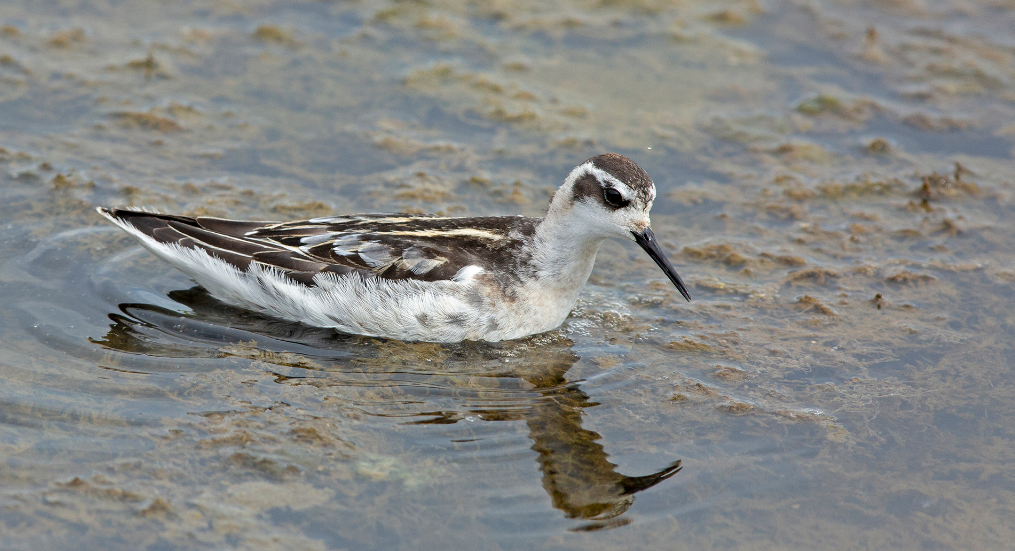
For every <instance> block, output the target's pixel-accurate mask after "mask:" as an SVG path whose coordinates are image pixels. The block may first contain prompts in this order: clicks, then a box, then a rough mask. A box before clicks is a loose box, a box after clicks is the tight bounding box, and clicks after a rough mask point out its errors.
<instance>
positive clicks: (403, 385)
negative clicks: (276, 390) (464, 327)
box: [91, 287, 681, 531]
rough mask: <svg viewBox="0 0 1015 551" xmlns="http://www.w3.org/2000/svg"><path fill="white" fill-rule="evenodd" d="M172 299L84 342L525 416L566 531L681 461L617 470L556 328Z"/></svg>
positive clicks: (613, 512) (420, 410) (441, 416)
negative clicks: (375, 324) (344, 328)
mask: <svg viewBox="0 0 1015 551" xmlns="http://www.w3.org/2000/svg"><path fill="white" fill-rule="evenodd" d="M168 298H169V299H171V300H172V301H173V302H175V303H176V304H178V305H180V308H178V309H171V308H169V307H167V306H166V305H154V304H145V303H121V304H119V312H116V313H111V314H109V318H110V320H111V321H112V324H111V325H110V327H109V330H108V331H107V333H106V334H105V335H104V337H102V338H98V339H91V341H92V342H93V343H95V344H98V345H101V346H103V347H104V348H106V349H109V350H113V351H119V352H124V353H128V354H131V355H134V356H135V357H139V356H140V357H144V358H145V359H148V358H151V357H158V358H167V359H169V358H221V357H223V356H232V357H238V358H247V359H250V360H253V361H256V362H259V364H258V365H259V367H260V368H262V369H264V370H265V371H267V372H270V373H271V374H272V375H273V376H274V377H275V381H276V382H277V383H282V384H289V385H294V384H296V385H300V384H305V385H312V386H315V387H318V388H326V387H329V386H343V385H355V386H357V387H363V386H371V385H373V386H376V387H377V388H381V387H385V388H389V387H391V386H393V385H397V386H398V387H399V388H400V389H403V390H404V392H406V393H407V396H403V397H401V400H399V402H400V403H402V404H404V403H407V402H411V403H413V404H416V405H417V406H416V408H415V409H411V410H409V411H406V410H405V409H404V408H402V409H400V408H398V407H394V406H392V407H390V408H388V409H384V408H382V409H381V410H380V411H374V412H372V413H373V414H374V415H378V416H381V417H392V418H397V419H406V418H408V420H405V421H402V422H401V423H400V424H402V425H435V424H448V425H449V424H455V423H459V422H460V421H463V420H465V419H467V418H468V419H469V420H475V419H481V420H484V421H516V422H517V421H524V423H525V424H526V426H527V428H528V438H529V439H530V440H531V442H532V445H531V449H532V450H533V451H535V452H536V453H537V454H538V457H537V458H536V461H537V463H538V464H539V470H540V472H541V473H542V486H543V488H544V490H545V491H546V493H547V494H548V495H549V497H550V500H551V503H552V505H553V507H555V508H556V509H558V510H560V511H562V512H563V513H564V514H565V516H566V517H568V518H571V519H576V520H580V521H584V522H583V523H582V524H579V525H577V526H574V527H572V528H571V530H572V531H593V530H601V529H607V528H613V527H617V526H623V525H626V524H629V523H630V522H631V520H630V518H624V517H623V515H624V513H625V512H627V511H628V510H629V509H630V508H631V506H632V505H633V504H634V500H635V494H637V493H638V492H641V491H643V490H647V489H649V488H652V487H653V486H656V485H657V484H659V483H661V482H663V481H664V480H666V479H668V478H670V477H672V476H673V475H675V474H676V473H678V472H680V470H681V461H679V460H677V461H674V462H672V463H671V464H669V465H667V466H666V467H664V468H662V469H660V470H658V471H657V472H654V473H651V474H648V475H643V476H628V475H625V474H623V473H620V472H618V470H617V469H618V467H617V465H616V464H614V463H612V462H610V460H609V454H608V453H606V451H605V449H604V448H603V445H602V444H600V442H599V441H600V439H601V436H600V435H599V434H598V433H596V432H594V431H590V430H587V429H585V428H583V427H582V417H583V414H584V412H585V411H586V410H588V409H589V408H593V407H595V406H597V405H598V404H597V403H596V402H594V401H592V400H591V399H590V397H589V395H588V394H586V393H585V392H584V391H583V390H582V389H581V386H580V383H581V382H582V381H581V380H569V379H568V378H567V373H568V371H569V370H570V369H571V367H572V366H573V365H574V364H575V363H576V362H577V361H578V360H579V359H580V358H579V356H578V355H576V354H575V353H574V351H573V350H572V348H571V346H572V343H571V342H570V341H569V340H567V339H565V338H563V337H561V336H559V335H553V334H550V335H542V336H536V337H531V338H528V339H521V340H518V341H511V342H505V343H480V342H465V343H458V344H430V343H403V342H400V341H390V340H385V339H375V338H370V337H362V336H357V335H347V334H341V333H338V332H336V331H334V330H331V329H322V328H316V327H308V326H305V325H302V324H298V323H291V322H287V321H282V320H278V319H274V318H270V317H265V316H260V315H258V314H256V313H252V312H249V311H246V310H241V309H236V308H232V307H230V306H228V305H225V304H223V303H221V302H219V301H217V300H216V299H214V298H212V297H211V296H210V295H209V294H208V293H207V292H206V291H204V290H203V289H202V288H200V287H194V288H191V289H188V290H178V291H172V292H170V293H169V294H168ZM141 363H142V364H143V365H144V367H143V368H140V369H141V370H142V371H145V370H147V371H150V370H152V368H154V369H155V370H156V371H173V370H174V368H173V367H172V366H173V365H174V364H173V363H172V362H155V363H149V362H141ZM188 369H193V365H190V366H189V368H188ZM449 398H450V399H449ZM434 406H436V409H435V408H434Z"/></svg>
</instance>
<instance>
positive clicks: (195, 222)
mask: <svg viewBox="0 0 1015 551" xmlns="http://www.w3.org/2000/svg"><path fill="white" fill-rule="evenodd" d="M655 197H656V189H655V184H654V183H653V182H652V179H651V178H650V177H649V175H648V174H647V173H646V172H645V171H644V170H643V169H642V168H641V167H640V166H638V165H637V164H635V163H634V161H632V160H630V159H628V158H627V157H624V156H623V155H618V154H615V153H606V154H602V155H597V156H595V157H592V158H591V159H589V160H587V161H585V162H583V163H581V164H580V165H578V166H577V167H575V168H574V170H572V171H571V173H570V174H568V176H567V178H565V180H564V183H563V184H562V185H561V186H560V188H559V189H557V191H556V192H554V194H553V197H552V198H551V200H550V206H549V208H548V209H547V211H546V216H544V217H543V218H529V217H524V216H492V217H476V218H450V217H443V216H435V215H425V214H352V215H339V216H326V217H322V218H314V219H311V220H306V221H299V222H267V221H240V220H226V219H222V218H213V217H207V216H198V217H194V218H192V217H187V216H176V215H171V214H160V213H155V212H149V211H143V210H128V209H117V208H105V207H99V208H98V209H97V210H98V211H99V213H100V214H102V215H103V216H105V217H106V218H108V219H109V220H111V221H112V222H113V223H114V224H116V225H117V226H119V227H121V228H123V229H124V230H126V231H127V233H129V234H130V235H132V236H133V237H135V238H136V239H137V240H138V241H140V243H141V245H143V246H144V247H145V248H146V249H148V250H149V251H151V252H152V253H154V254H155V255H156V256H158V257H159V258H161V259H162V260H165V261H166V262H168V263H169V264H171V265H173V266H175V267H176V268H178V269H179V270H181V271H182V272H184V273H185V274H187V275H188V276H190V277H191V278H193V279H194V280H195V281H196V282H197V283H198V284H200V285H201V286H203V287H204V288H205V289H206V290H207V291H208V292H209V293H211V295H212V296H214V297H216V298H217V299H219V300H221V301H223V302H226V303H228V304H232V305H234V306H239V307H241V308H246V309H249V310H254V311H257V312H260V313H263V314H267V315H270V316H274V317H279V318H283V319H287V320H291V321H296V322H301V323H304V324H307V325H312V326H318V327H332V328H335V329H336V330H339V331H342V332H346V333H355V334H360V335H368V336H374V337H386V338H392V339H399V340H407V341H429V342H459V341H463V340H485V341H500V340H509V339H516V338H520V337H524V336H527V335H533V334H536V333H542V332H545V331H549V330H552V329H555V328H557V327H559V326H560V325H561V324H562V323H563V322H564V319H565V318H567V316H568V314H569V313H570V312H571V309H572V308H574V305H575V302H576V301H577V300H578V294H579V292H580V291H581V289H582V287H583V286H584V285H585V282H586V281H588V278H589V275H590V274H591V273H592V266H593V264H594V263H595V259H596V253H597V252H598V250H599V246H600V244H601V243H602V242H603V241H604V240H606V239H608V238H620V239H631V240H634V241H635V242H636V243H638V245H640V246H641V247H642V248H643V249H644V250H645V251H646V252H647V253H648V254H649V256H650V257H652V260H654V261H655V263H656V264H657V265H658V266H659V267H660V268H661V269H662V270H663V272H664V273H665V274H666V276H667V277H668V278H669V280H670V281H671V282H672V283H673V284H674V285H675V286H676V288H677V289H678V290H679V291H680V294H681V295H683V297H684V298H685V299H687V300H688V301H690V300H691V296H690V295H689V294H688V292H687V288H686V287H685V286H684V282H683V281H682V280H681V279H680V276H679V275H677V272H676V270H674V268H673V266H672V265H671V264H670V262H669V261H668V260H667V259H666V256H665V255H664V254H663V252H662V250H661V249H660V247H659V244H658V243H657V241H656V237H655V235H654V234H653V233H652V229H651V228H650V227H649V210H651V208H652V202H653V201H654V200H655Z"/></svg>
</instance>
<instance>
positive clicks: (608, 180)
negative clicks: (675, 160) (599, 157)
mask: <svg viewBox="0 0 1015 551" xmlns="http://www.w3.org/2000/svg"><path fill="white" fill-rule="evenodd" d="M568 183H570V184H571V185H570V186H568V185H567V184H568ZM648 185H649V186H650V187H649V188H648V189H645V188H644V184H643V185H642V189H641V193H638V191H636V190H635V189H632V187H631V186H629V185H628V184H627V183H625V182H623V181H621V180H620V179H618V178H616V177H615V176H613V175H612V174H610V173H609V172H606V171H605V170H602V169H600V168H598V167H596V166H595V165H593V164H592V163H590V162H586V163H584V164H582V165H580V166H578V167H577V168H575V170H574V171H572V173H571V174H570V175H569V176H568V178H567V180H566V181H565V185H564V187H562V191H564V190H568V191H570V195H571V197H572V200H573V203H572V206H571V208H572V210H573V214H574V215H576V218H577V219H579V220H581V221H582V222H583V225H584V226H586V227H585V228H584V231H586V232H587V233H588V234H592V235H601V236H602V237H619V238H623V239H633V238H634V237H633V236H632V235H631V234H632V232H635V233H643V232H644V231H645V229H646V228H648V227H649V222H650V220H649V211H650V210H651V209H652V203H653V201H654V200H655V196H656V190H655V185H653V184H651V182H649V183H648ZM568 188H570V189H568ZM646 199H647V200H646Z"/></svg>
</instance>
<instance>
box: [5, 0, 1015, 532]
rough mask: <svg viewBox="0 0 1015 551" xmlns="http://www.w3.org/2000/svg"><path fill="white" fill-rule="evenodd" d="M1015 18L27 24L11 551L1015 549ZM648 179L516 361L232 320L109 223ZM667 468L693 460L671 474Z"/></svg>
mask: <svg viewBox="0 0 1015 551" xmlns="http://www.w3.org/2000/svg"><path fill="white" fill-rule="evenodd" d="M1013 24H1015V13H1013V11H1012V9H1011V6H1010V3H1006V2H1000V1H998V2H990V1H984V2H979V3H968V2H959V1H955V2H947V1H942V2H935V1H925V2H917V1H908V0H898V1H892V2H847V1H841V2H833V1H813V2H779V1H775V2H760V3H759V2H732V1H731V2H721V3H717V2H700V1H690V0H689V1H684V2H668V1H664V0H611V1H603V2H578V1H573V2H557V3H546V2H524V1H510V0H506V1H500V2H489V3H467V2H453V1H448V2H441V1H432V2H375V1H373V0H369V1H368V0H364V1H361V2H355V3H344V2H305V3H290V2H272V1H261V2H249V3H237V2H219V1H212V0H209V1H206V2H193V3H147V2H123V3H118V2H89V1H82V2H49V3H24V4H16V3H7V4H3V5H0V147H2V149H0V162H2V164H3V169H4V170H3V171H2V172H0V180H2V183H0V258H2V259H3V262H2V266H0V281H2V286H0V312H2V315H0V348H2V354H0V380H2V384H0V457H2V458H3V468H2V469H0V547H2V548H4V549H40V548H61V549H76V548H82V549H85V548H88V549H91V548H100V547H102V548H109V549H149V548H150V549H178V548H181V549H182V548H187V549H191V548H197V549H202V548H215V549H218V548H231V547H232V548H243V549H248V548H249V549H276V548H277V549H396V548H399V549H430V548H433V549H438V548H440V549H529V548H533V547H535V548H559V549H571V548H582V549H619V548H623V549H630V548H635V549H660V548H667V549H669V548H686V549H703V548H723V549H729V548H734V549H769V548H771V549H872V548H876V549H882V548H927V549H996V548H1004V547H1006V546H1008V545H1010V544H1009V542H1010V541H1012V539H1013V536H1015V534H1013V533H1012V532H1013V529H1015V523H1013V522H1012V520H1011V519H1012V518H1013V511H1015V477H1013V476H1012V474H1011V472H1010V468H1009V466H1010V464H1011V463H1012V460H1013V459H1015V457H1013V455H1015V454H1013V450H1015V447H1013V445H1012V441H1013V437H1015V433H1013V430H1012V426H1015V424H1013V423H1012V420H1013V416H1015V411H1013V407H1015V406H1012V404H1013V403H1015V401H1013V398H1015V396H1013V394H1015V393H1013V392H1012V389H1013V388H1015V387H1013V383H1015V381H1013V380H1012V366H1013V365H1015V352H1013V349H1012V344H1011V343H1012V342H1015V338H1013V337H1015V314H1013V313H1012V312H1015V289H1013V286H1015V246H1013V243H1015V224H1013V223H1012V222H1011V220H1012V215H1013V211H1015V209H1013V198H1015V184H1013V183H1015V164H1013V163H1012V152H1013V147H1015V122H1013V121H1015V86H1013V79H1015V41H1013V39H1012V36H1013V35H1012V33H1011V29H1012V27H1013ZM602 151H617V152H620V153H624V154H626V155H628V156H630V157H632V158H633V159H635V160H636V161H637V162H638V163H639V164H641V165H642V166H643V167H644V168H646V170H647V171H648V172H649V174H651V175H652V176H653V178H654V179H655V182H656V184H657V186H658V188H659V199H658V200H657V202H656V205H655V207H654V210H653V227H654V228H655V231H656V233H657V235H659V237H660V239H661V240H662V243H663V246H664V248H665V249H666V250H668V251H669V252H670V255H671V258H672V260H673V261H674V263H675V265H676V266H677V268H678V270H679V271H680V272H681V274H682V275H683V277H684V279H685V281H687V283H688V285H689V287H690V290H691V293H692V295H693V297H694V301H693V302H691V303H690V304H687V303H685V302H683V300H682V299H681V297H680V296H679V294H678V293H677V291H676V290H675V289H673V288H672V286H670V284H669V283H668V282H667V281H666V280H665V277H664V276H663V275H662V273H661V272H659V271H658V270H657V269H656V268H655V266H654V265H653V264H652V261H651V260H650V259H649V258H648V257H647V256H646V255H644V253H642V252H641V251H640V250H638V249H637V247H635V246H634V245H633V244H631V243H607V244H606V245H604V247H603V249H602V251H601V253H600V256H599V259H598V262H597V265H596V270H595V272H594V274H593V277H592V280H591V281H590V284H589V285H588V286H587V287H586V289H585V291H584V292H583V294H582V297H581V301H580V303H579V306H578V308H577V309H576V310H575V311H574V312H573V313H572V315H571V317H570V318H569V320H568V321H567V322H566V323H565V325H564V326H563V327H562V328H561V329H559V330H557V331H554V332H551V333H548V334H545V335H540V336H536V337H533V338H530V339H524V340H521V341H516V342H508V343H498V344H482V343H463V344H458V345H432V344H408V343H401V342H396V341H384V340H378V339H370V338H363V337H357V336H349V335H340V334H336V333H334V332H332V331H326V330H320V329H314V328H309V327H304V326H301V325H298V324H291V323H285V322H280V321H278V320H273V319H270V318H264V317H260V316H257V315H254V314H251V313H249V312H244V311H241V310H236V309H233V308H230V307H228V306H226V305H223V304H221V303H219V302H217V301H216V300H214V299H213V298H211V297H209V296H208V295H207V294H206V293H205V292H204V291H203V290H202V289H200V288H199V287H194V284H193V283H192V282H191V281H189V280H188V279H187V278H186V277H185V276H183V275H182V274H180V273H177V272H175V271H172V270H170V269H168V268H167V267H166V266H165V265H163V264H161V263H160V262H159V261H158V260H157V259H155V258H154V257H152V256H151V255H150V254H148V253H146V252H145V251H143V250H142V249H140V248H139V247H138V246H137V245H135V244H134V243H133V242H132V240H131V239H130V238H129V237H127V236H125V235H123V234H122V232H120V231H119V230H117V229H116V228H113V227H111V226H110V225H108V224H106V223H104V222H103V221H102V220H101V219H100V218H99V217H98V216H97V215H96V214H95V212H94V210H93V207H95V206H98V205H144V206H148V207H153V208H158V209H162V210H165V211H171V212H179V213H184V214H213V215H221V216H230V217H236V218H256V219H290V218H298V217H308V216H320V215H323V214H327V213H332V212H339V213H341V212H356V211H420V212H424V211H425V212H442V213H447V214H504V213H522V214H527V215H539V214H540V213H541V211H542V210H543V209H544V208H545V204H546V202H547V200H548V198H549V195H550V193H551V192H552V190H553V189H555V187H556V186H557V185H558V184H559V182H560V181H561V180H562V179H563V177H564V175H565V174H566V173H567V172H568V171H569V170H570V169H571V168H572V167H573V166H574V165H575V164H577V163H579V162H581V161H582V160H584V159H586V158H588V157H589V156H591V155H594V154H596V153H599V152H602ZM678 462H679V463H678Z"/></svg>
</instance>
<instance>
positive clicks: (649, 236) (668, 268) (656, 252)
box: [631, 228, 691, 302]
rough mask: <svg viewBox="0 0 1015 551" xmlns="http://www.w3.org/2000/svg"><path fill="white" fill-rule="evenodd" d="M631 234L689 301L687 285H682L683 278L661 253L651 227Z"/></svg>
mask: <svg viewBox="0 0 1015 551" xmlns="http://www.w3.org/2000/svg"><path fill="white" fill-rule="evenodd" d="M631 235H634V240H635V241H636V242H637V243H638V244H639V245H641V248H643V249H645V252H647V253H648V255H649V256H651V257H652V260H655V261H656V265H658V266H659V267H660V268H662V270H663V273H665V274H666V277H668V278H670V281H672V282H673V285H675V286H676V287H677V290H678V291H680V294H681V295H684V298H686V299H687V301H688V302H690V301H691V295H690V294H688V292H687V287H684V282H683V280H681V279H680V276H679V275H677V271H676V270H674V269H673V265H672V264H670V261H669V260H667V259H666V255H664V254H663V251H662V249H660V248H659V243H658V242H657V241H656V235H655V234H654V233H652V229H651V228H645V231H643V232H641V233H638V232H631Z"/></svg>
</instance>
